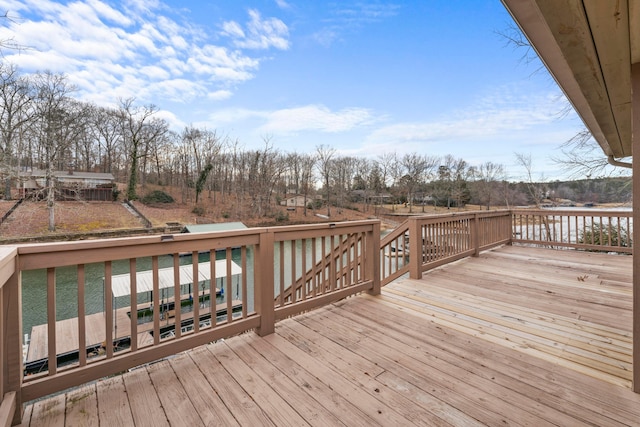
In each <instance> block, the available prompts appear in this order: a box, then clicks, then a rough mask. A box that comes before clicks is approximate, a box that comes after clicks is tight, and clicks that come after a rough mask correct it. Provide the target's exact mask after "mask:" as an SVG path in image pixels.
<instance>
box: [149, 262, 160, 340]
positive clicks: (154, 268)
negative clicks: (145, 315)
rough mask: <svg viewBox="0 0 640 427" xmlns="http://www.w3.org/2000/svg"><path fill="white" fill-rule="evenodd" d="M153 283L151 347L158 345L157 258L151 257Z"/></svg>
mask: <svg viewBox="0 0 640 427" xmlns="http://www.w3.org/2000/svg"><path fill="white" fill-rule="evenodd" d="M151 275H152V281H153V298H152V299H153V345H158V344H160V279H159V277H158V257H157V256H152V257H151Z"/></svg>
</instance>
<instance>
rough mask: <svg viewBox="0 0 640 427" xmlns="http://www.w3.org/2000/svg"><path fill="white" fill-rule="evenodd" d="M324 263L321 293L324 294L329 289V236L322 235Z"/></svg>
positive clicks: (321, 276)
mask: <svg viewBox="0 0 640 427" xmlns="http://www.w3.org/2000/svg"><path fill="white" fill-rule="evenodd" d="M321 240H322V265H321V267H322V268H321V269H320V271H321V275H320V293H321V294H324V293H325V292H326V290H327V277H328V276H327V238H326V236H322V239H321Z"/></svg>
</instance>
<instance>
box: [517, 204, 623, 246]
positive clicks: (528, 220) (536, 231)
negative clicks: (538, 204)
mask: <svg viewBox="0 0 640 427" xmlns="http://www.w3.org/2000/svg"><path fill="white" fill-rule="evenodd" d="M632 217H633V215H632V212H631V211H604V210H596V209H593V210H592V209H588V210H580V211H577V210H555V209H554V210H550V209H539V210H530V209H522V210H514V211H513V243H520V244H529V245H535V246H546V247H553V248H573V249H583V250H593V251H607V252H622V253H631V252H632V234H633V233H632V231H633V230H632V227H633V221H632Z"/></svg>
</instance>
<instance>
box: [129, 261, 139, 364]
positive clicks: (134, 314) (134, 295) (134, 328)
mask: <svg viewBox="0 0 640 427" xmlns="http://www.w3.org/2000/svg"><path fill="white" fill-rule="evenodd" d="M129 283H130V285H129V286H130V287H131V298H130V299H129V310H130V313H131V316H130V318H131V320H130V323H131V344H130V345H131V351H132V352H133V351H136V350H138V275H137V274H136V259H135V258H129Z"/></svg>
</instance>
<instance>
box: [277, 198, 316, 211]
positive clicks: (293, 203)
mask: <svg viewBox="0 0 640 427" xmlns="http://www.w3.org/2000/svg"><path fill="white" fill-rule="evenodd" d="M310 201H311V199H310V198H309V197H307V198H306V202H307V203H309V202H310ZM280 205H282V206H286V207H288V208H297V207H301V208H303V207H304V205H305V197H304V196H293V197H287V198H286V199H284V200H283V201H281V202H280Z"/></svg>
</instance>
